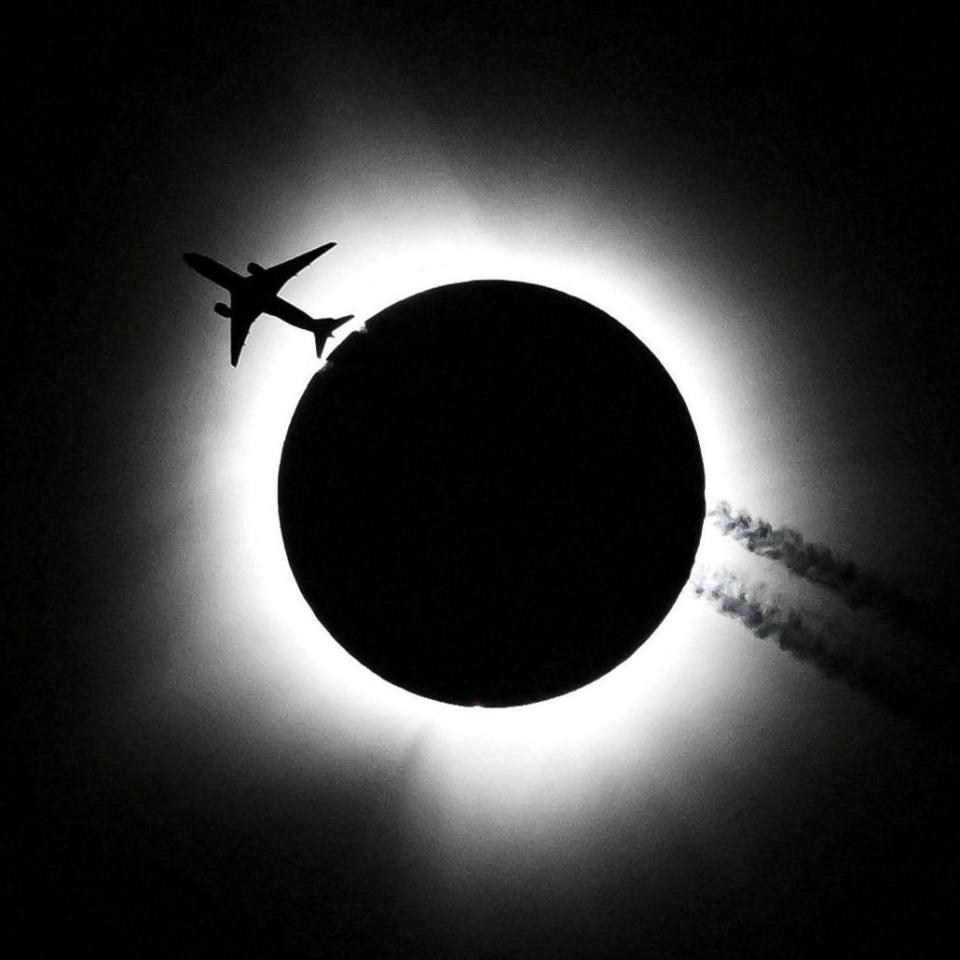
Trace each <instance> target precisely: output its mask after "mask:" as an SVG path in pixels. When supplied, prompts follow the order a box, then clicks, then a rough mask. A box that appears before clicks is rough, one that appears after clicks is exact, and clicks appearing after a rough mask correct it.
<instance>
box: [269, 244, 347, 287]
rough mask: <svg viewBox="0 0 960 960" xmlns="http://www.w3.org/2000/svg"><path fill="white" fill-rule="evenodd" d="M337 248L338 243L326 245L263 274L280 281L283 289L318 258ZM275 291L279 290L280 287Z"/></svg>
mask: <svg viewBox="0 0 960 960" xmlns="http://www.w3.org/2000/svg"><path fill="white" fill-rule="evenodd" d="M335 246H336V243H325V244H323V246H320V247H316V248H315V249H313V250H308V251H307V252H306V253H301V254H300V256H299V257H293V258H292V259H290V260H285V261H284V262H283V263H278V264H277V265H276V266H275V267H268V268H267V269H266V270H264V271H263V274H264V275H267V276H269V277H270V278H271V279H274V280H278V281H279V282H280V287H282V286H283V285H284V284H285V283H286V282H287V281H288V280H289V279H290V278H291V277H295V276H296V275H297V274H298V273H299V272H300V271H301V270H302V269H303V268H304V267H308V266H309V265H310V264H311V263H313V261H314V260H316V259H317V257H322V256H323V254H325V253H326V252H327V251H328V250H332V249H333V248H334V247H335ZM274 289H279V287H276V288H274Z"/></svg>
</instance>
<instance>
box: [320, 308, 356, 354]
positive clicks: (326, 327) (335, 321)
mask: <svg viewBox="0 0 960 960" xmlns="http://www.w3.org/2000/svg"><path fill="white" fill-rule="evenodd" d="M353 316H354V315H353V314H352V313H348V314H347V315H346V316H343V317H318V318H317V319H316V320H314V321H313V324H312V326H311V327H310V330H311V331H312V333H313V336H314V339H315V340H316V341H317V356H318V357H319V356H320V355H321V354H322V353H323V347H324V344H325V343H326V342H327V338H328V337H330V336H331V335H332V334H333V331H334V330H336V329H337V327H339V326H340V325H341V324H344V323H346V322H347V321H348V320H352V319H353Z"/></svg>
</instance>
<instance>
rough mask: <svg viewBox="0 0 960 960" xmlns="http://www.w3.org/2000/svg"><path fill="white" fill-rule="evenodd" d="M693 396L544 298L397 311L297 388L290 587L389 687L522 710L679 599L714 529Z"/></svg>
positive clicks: (290, 471)
mask: <svg viewBox="0 0 960 960" xmlns="http://www.w3.org/2000/svg"><path fill="white" fill-rule="evenodd" d="M703 479H704V477H703V461H702V458H701V455H700V447H699V444H698V442H697V436H696V432H695V431H694V428H693V423H692V422H691V420H690V415H689V413H688V412H687V408H686V405H685V404H684V402H683V398H682V397H681V396H680V393H679V392H678V390H677V388H676V386H675V385H674V383H673V381H672V380H671V379H670V378H669V376H668V375H667V373H666V371H665V370H664V369H663V367H662V366H661V365H660V363H659V362H658V361H657V359H656V358H655V357H654V356H653V354H652V353H650V351H649V350H647V348H646V347H645V346H644V345H643V344H642V343H641V342H640V341H639V340H638V339H637V338H636V337H635V336H634V335H633V334H632V333H630V332H629V331H628V330H627V329H626V328H625V327H623V326H622V325H621V324H619V323H618V322H617V321H616V320H614V319H613V318H612V317H610V316H608V315H607V314H605V313H603V312H602V311H600V310H597V309H596V308H595V307H592V306H590V305H589V304H587V303H585V302H583V301H582V300H578V299H576V298H574V297H570V296H568V295H566V294H563V293H559V292H557V291H556V290H551V289H548V288H546V287H539V286H533V285H531V284H525V283H512V282H506V281H488V280H483V281H474V282H471V283H459V284H453V285H451V286H447V287H438V288H437V289H434V290H428V291H426V292H425V293H420V294H417V295H416V296H413V297H410V298H409V299H407V300H403V301H401V302H400V303H396V304H394V305H393V306H391V307H388V308H387V309H386V310H383V311H382V312H381V313H379V314H377V315H376V316H375V317H373V319H371V320H369V321H368V322H367V325H366V331H365V332H362V333H355V334H353V335H352V336H350V337H348V338H347V339H346V340H345V341H344V343H343V344H342V345H341V346H340V347H339V348H338V349H337V350H336V351H335V352H334V353H333V355H332V356H331V358H330V360H329V361H328V363H327V364H326V366H325V367H324V368H323V369H321V370H320V371H319V372H318V373H317V374H316V376H314V378H313V380H312V381H311V382H310V384H309V386H308V387H307V390H306V392H305V393H304V395H303V398H302V399H301V400H300V404H299V406H298V407H297V410H296V413H295V414H294V416H293V420H292V422H291V424H290V429H289V432H288V433H287V438H286V442H285V444H284V448H283V458H282V461H281V465H280V481H279V501H280V523H281V527H282V530H283V539H284V543H285V545H286V549H287V555H288V557H289V559H290V565H291V567H292V569H293V572H294V575H295V576H296V578H297V582H298V584H299V585H300V589H301V590H302V591H303V594H304V596H305V597H306V598H307V600H308V602H309V603H310V606H311V607H312V608H313V610H314V612H315V613H316V615H317V617H318V618H319V619H320V621H321V622H322V623H323V624H324V626H325V627H326V628H327V629H328V630H329V631H330V633H331V634H332V635H333V637H334V638H335V639H336V640H337V641H338V642H339V643H340V644H342V645H343V646H344V647H345V648H346V649H347V650H348V651H349V652H350V653H351V654H352V655H353V656H354V657H356V658H357V659H358V660H359V661H360V662H361V663H363V664H365V665H366V666H367V667H369V668H370V669H371V670H373V671H374V672H375V673H377V674H379V675H380V676H381V677H383V678H384V679H386V680H389V681H390V682H391V683H394V684H397V685H398V686H400V687H404V688H406V689H407V690H410V691H413V692H414V693H418V694H421V695H423V696H425V697H430V698H432V699H435V700H441V701H445V702H449V703H458V704H483V705H486V706H510V705H517V704H523V703H531V702H534V701H537V700H544V699H546V698H548V697H554V696H557V695H559V694H562V693H567V692H569V691H571V690H575V689H576V688H578V687H581V686H583V685H585V684H587V683H589V682H591V681H592V680H595V679H597V678H598V677H600V676H602V675H603V674H605V673H607V672H608V671H609V670H611V669H612V668H613V667H615V666H616V665H617V664H619V663H620V662H621V661H623V660H624V659H626V658H627V657H629V656H630V654H632V653H633V652H634V651H635V650H636V649H637V647H639V646H640V644H641V643H643V641H644V640H645V639H646V638H647V637H648V636H649V635H650V634H651V632H652V631H653V630H654V628H655V627H656V626H657V624H659V623H660V621H661V620H662V619H663V617H664V615H665V614H666V613H667V611H668V610H669V609H670V607H671V606H672V605H673V602H674V600H675V599H676V596H677V594H678V593H679V591H680V589H681V588H682V586H683V584H684V582H685V580H686V578H687V576H688V574H689V571H690V567H691V564H692V562H693V555H694V552H695V550H696V548H697V544H698V542H699V538H700V530H701V525H702V522H703V515H704V500H703Z"/></svg>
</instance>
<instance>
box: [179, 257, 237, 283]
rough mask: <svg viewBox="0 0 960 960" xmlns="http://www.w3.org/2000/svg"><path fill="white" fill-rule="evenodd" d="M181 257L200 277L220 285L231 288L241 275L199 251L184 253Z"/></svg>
mask: <svg viewBox="0 0 960 960" xmlns="http://www.w3.org/2000/svg"><path fill="white" fill-rule="evenodd" d="M183 259H184V260H186V261H187V264H188V266H191V267H193V269H194V270H196V271H197V273H199V274H200V276H201V277H206V278H207V279H208V280H212V281H213V282H214V283H218V284H219V285H220V286H221V287H226V288H227V289H228V290H233V289H234V288H235V287H236V286H237V284H238V283H239V282H241V281H242V280H243V277H241V276H240V274H239V273H234V272H233V271H232V270H230V269H229V268H228V267H225V266H224V265H223V264H222V263H217V261H216V260H212V259H211V258H210V257H205V256H203V254H201V253H185V254H184V255H183Z"/></svg>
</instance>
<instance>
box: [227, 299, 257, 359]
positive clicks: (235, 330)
mask: <svg viewBox="0 0 960 960" xmlns="http://www.w3.org/2000/svg"><path fill="white" fill-rule="evenodd" d="M256 319H257V314H255V313H251V312H250V311H249V310H244V311H241V312H240V313H234V314H232V315H231V317H230V363H232V364H233V366H236V365H237V361H238V360H239V359H240V351H241V350H242V349H243V345H244V344H245V343H246V342H247V334H248V333H249V332H250V328H251V327H252V326H253V321H254V320H256Z"/></svg>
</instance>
